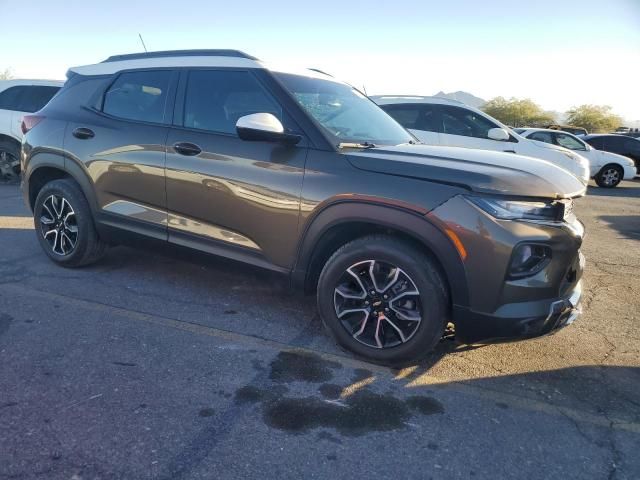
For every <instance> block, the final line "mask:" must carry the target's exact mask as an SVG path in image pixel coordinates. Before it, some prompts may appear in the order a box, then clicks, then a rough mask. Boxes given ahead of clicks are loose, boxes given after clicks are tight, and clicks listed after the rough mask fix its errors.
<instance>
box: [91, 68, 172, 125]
mask: <svg viewBox="0 0 640 480" xmlns="http://www.w3.org/2000/svg"><path fill="white" fill-rule="evenodd" d="M171 74H172V73H171V72H170V71H167V70H159V71H144V72H128V73H123V74H121V75H120V76H119V77H118V78H117V79H116V81H115V82H113V84H112V85H111V86H110V87H109V89H108V90H107V92H106V93H105V95H104V103H103V107H102V111H103V112H104V113H107V114H109V115H113V116H114V117H120V118H125V119H128V120H138V121H142V122H152V123H163V121H164V112H165V105H166V102H167V91H168V89H169V81H170V79H171Z"/></svg>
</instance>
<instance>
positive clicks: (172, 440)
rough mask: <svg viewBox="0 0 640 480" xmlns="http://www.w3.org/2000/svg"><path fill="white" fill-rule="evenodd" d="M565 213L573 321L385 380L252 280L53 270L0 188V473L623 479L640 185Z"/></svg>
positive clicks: (637, 415)
mask: <svg viewBox="0 0 640 480" xmlns="http://www.w3.org/2000/svg"><path fill="white" fill-rule="evenodd" d="M577 212H578V215H579V216H580V218H581V219H582V220H583V221H584V223H585V224H586V227H587V232H588V233H587V238H586V241H585V245H584V248H583V252H584V253H585V255H586V257H587V270H586V273H585V278H584V280H585V287H586V294H585V302H584V307H585V313H584V315H583V316H582V317H581V318H580V319H579V320H578V321H577V322H576V323H575V324H574V325H572V326H570V327H569V328H566V329H564V330H563V331H561V332H559V333H558V334H556V335H553V336H550V337H545V338H540V339H536V340H531V341H527V342H520V343H511V344H500V345H490V346H484V347H468V346H460V345H456V344H455V343H453V342H451V341H443V342H442V343H441V344H440V346H439V347H438V350H437V351H436V352H435V353H434V354H433V355H432V356H431V357H430V358H428V359H427V360H426V361H424V362H422V363H421V364H418V365H415V366H412V367H409V368H405V369H403V370H391V369H387V368H382V367H378V366H375V365H371V364H368V363H366V362H362V361H360V360H358V359H355V358H353V357H352V356H350V355H349V354H348V353H345V352H343V351H341V350H340V349H338V348H337V347H336V346H335V345H334V344H333V342H332V341H331V339H330V338H329V336H328V335H327V334H326V333H325V332H324V331H323V330H322V328H321V325H320V321H319V319H318V317H317V314H316V312H315V308H314V301H313V298H310V297H302V296H300V295H297V294H292V293H290V292H289V291H288V289H287V286H286V283H285V281H284V280H283V279H281V278H279V277H277V276H274V275H272V274H270V273H267V272H264V271H260V270H256V269H253V268H249V267H246V266H242V265H238V264H235V263H232V262H228V261H224V260H219V259H215V258H211V257H206V256H202V255H198V254H192V253H188V252H184V251H182V250H175V249H170V248H167V249H166V251H163V252H155V253H154V252H149V251H141V250H135V249H131V248H127V247H117V248H113V249H111V250H110V251H109V253H108V255H107V256H106V258H105V259H104V260H103V261H101V262H100V263H99V264H97V265H95V266H92V267H89V268H84V269H79V270H66V269H62V268H59V267H56V266H55V265H53V264H52V263H51V262H49V261H48V260H47V259H46V257H45V256H44V254H43V253H42V252H41V251H40V247H39V245H38V243H37V240H36V238H35V235H34V232H33V227H32V222H31V220H30V219H29V218H28V212H27V210H26V209H25V207H24V206H23V204H22V199H21V197H20V195H19V192H18V188H17V187H16V186H15V185H0V252H2V253H1V254H0V478H1V479H47V480H48V479H75V480H80V479H146V478H153V479H182V478H185V479H186V478H188V479H205V478H207V479H208V478H211V479H214V478H215V479H226V478H230V479H237V478H243V479H244V478H247V479H249V478H279V479H288V478H292V479H299V478H332V479H333V478H353V479H358V478H373V477H376V478H420V479H426V478H434V479H436V478H438V479H439V478H447V479H457V478H471V477H473V478H487V479H497V478H527V479H538V478H539V479H547V478H576V479H587V478H589V479H591V478H594V479H607V478H608V479H637V478H640V455H638V451H637V450H638V445H639V444H640V386H639V381H640V351H639V350H640V347H639V345H640V343H639V341H640V313H639V312H640V285H639V282H638V280H639V279H640V181H635V182H623V184H621V186H620V187H618V188H616V189H615V190H611V191H608V190H603V189H598V188H596V187H591V188H590V190H589V195H588V196H587V197H585V198H584V199H581V200H579V202H578V204H577Z"/></svg>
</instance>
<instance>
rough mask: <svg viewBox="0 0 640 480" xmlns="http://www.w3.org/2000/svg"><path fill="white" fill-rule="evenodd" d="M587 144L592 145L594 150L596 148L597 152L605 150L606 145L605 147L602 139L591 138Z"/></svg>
mask: <svg viewBox="0 0 640 480" xmlns="http://www.w3.org/2000/svg"><path fill="white" fill-rule="evenodd" d="M586 142H587V143H588V144H589V145H591V146H592V147H593V148H595V149H596V150H603V149H604V145H603V142H602V138H601V137H594V138H590V139H589V140H586Z"/></svg>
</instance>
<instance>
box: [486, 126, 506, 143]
mask: <svg viewBox="0 0 640 480" xmlns="http://www.w3.org/2000/svg"><path fill="white" fill-rule="evenodd" d="M487 136H488V137H489V138H490V139H491V140H498V141H499V142H506V141H507V140H509V132H507V131H506V130H505V129H504V128H492V129H491V130H489V131H488V132H487Z"/></svg>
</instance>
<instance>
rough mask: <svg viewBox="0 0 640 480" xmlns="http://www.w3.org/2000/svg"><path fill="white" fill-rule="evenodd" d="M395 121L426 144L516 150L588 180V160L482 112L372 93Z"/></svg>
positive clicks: (435, 99) (452, 103)
mask: <svg viewBox="0 0 640 480" xmlns="http://www.w3.org/2000/svg"><path fill="white" fill-rule="evenodd" d="M371 98H372V100H373V101H375V102H376V103H377V104H378V105H380V106H381V107H382V108H383V109H384V110H385V111H386V112H387V113H388V114H389V115H391V116H392V117H393V118H394V119H395V120H396V121H397V122H398V123H400V124H401V125H402V126H404V127H405V128H407V129H409V131H410V132H411V133H413V134H414V135H415V136H416V137H418V138H419V139H420V140H421V141H423V142H425V143H427V144H429V145H447V146H453V147H465V148H474V149H481V150H494V151H498V152H509V153H516V154H519V155H526V156H529V157H533V158H539V159H542V160H547V161H549V162H551V163H554V164H556V165H558V166H560V167H562V168H564V169H566V170H568V171H570V172H571V173H573V174H574V175H575V176H576V177H578V178H580V179H581V180H583V181H584V182H585V183H586V182H587V181H588V180H589V177H590V174H589V162H588V160H587V159H585V158H584V157H582V156H581V155H579V154H576V153H574V152H572V151H570V150H567V149H566V148H562V147H559V146H555V145H552V144H549V143H544V142H537V141H531V140H527V139H526V138H523V137H521V136H520V135H518V134H517V133H516V132H515V131H514V130H511V129H509V127H507V126H505V125H503V124H502V123H500V122H499V121H498V120H496V119H495V118H493V117H491V116H489V115H487V114H486V113H484V112H482V111H480V110H478V109H476V108H473V107H470V106H468V105H465V104H463V103H461V102H458V101H456V100H451V99H445V98H439V97H417V96H372V97H371Z"/></svg>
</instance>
